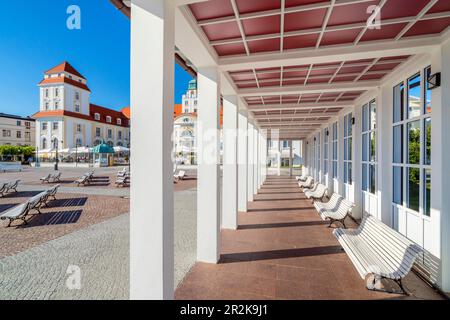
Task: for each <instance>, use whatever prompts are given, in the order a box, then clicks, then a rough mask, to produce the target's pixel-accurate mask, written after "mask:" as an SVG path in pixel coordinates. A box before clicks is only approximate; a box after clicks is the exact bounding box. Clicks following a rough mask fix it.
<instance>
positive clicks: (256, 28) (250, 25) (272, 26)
mask: <svg viewBox="0 0 450 320" xmlns="http://www.w3.org/2000/svg"><path fill="white" fill-rule="evenodd" d="M280 21H281V16H280V15H276V16H268V17H261V18H254V19H244V20H242V25H243V27H244V32H245V34H246V35H247V36H256V35H261V34H271V33H280V24H281V22H280Z"/></svg>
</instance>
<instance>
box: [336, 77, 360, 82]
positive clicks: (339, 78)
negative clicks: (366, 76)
mask: <svg viewBox="0 0 450 320" xmlns="http://www.w3.org/2000/svg"><path fill="white" fill-rule="evenodd" d="M356 77H357V76H336V77H335V78H334V79H333V82H349V81H354V80H355V79H356Z"/></svg>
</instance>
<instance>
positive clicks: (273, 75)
mask: <svg viewBox="0 0 450 320" xmlns="http://www.w3.org/2000/svg"><path fill="white" fill-rule="evenodd" d="M257 76H258V80H265V79H280V77H281V73H280V72H270V73H268V72H264V73H258V74H257Z"/></svg>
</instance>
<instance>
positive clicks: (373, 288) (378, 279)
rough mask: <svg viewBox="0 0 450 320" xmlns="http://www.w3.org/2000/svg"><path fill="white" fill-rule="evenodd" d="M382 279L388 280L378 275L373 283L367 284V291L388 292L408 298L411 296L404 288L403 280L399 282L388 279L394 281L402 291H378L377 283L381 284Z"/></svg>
mask: <svg viewBox="0 0 450 320" xmlns="http://www.w3.org/2000/svg"><path fill="white" fill-rule="evenodd" d="M382 279H387V278H384V277H381V276H378V275H374V277H373V280H372V281H371V283H370V284H369V283H367V284H366V288H367V290H370V291H377V292H386V293H393V294H403V295H406V296H409V295H410V294H409V293H408V292H407V291H406V289H405V287H404V286H403V283H402V279H399V280H393V279H388V280H392V281H394V282H395V283H397V285H398V286H399V287H400V291H395V290H386V289H378V288H377V287H376V284H377V282H381V280H382Z"/></svg>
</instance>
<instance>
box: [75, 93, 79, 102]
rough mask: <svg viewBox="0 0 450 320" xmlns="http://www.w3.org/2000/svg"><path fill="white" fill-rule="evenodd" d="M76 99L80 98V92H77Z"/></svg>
mask: <svg viewBox="0 0 450 320" xmlns="http://www.w3.org/2000/svg"><path fill="white" fill-rule="evenodd" d="M75 100H76V101H79V100H80V93H79V92H75Z"/></svg>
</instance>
